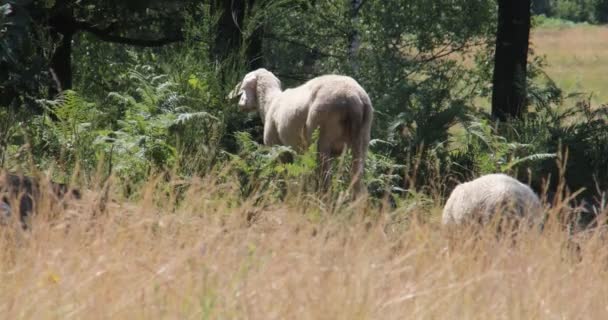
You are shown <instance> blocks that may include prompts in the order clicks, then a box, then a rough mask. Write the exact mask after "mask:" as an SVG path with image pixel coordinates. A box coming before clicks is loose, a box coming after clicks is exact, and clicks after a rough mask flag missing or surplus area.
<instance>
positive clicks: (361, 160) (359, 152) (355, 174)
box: [350, 137, 367, 195]
mask: <svg viewBox="0 0 608 320" xmlns="http://www.w3.org/2000/svg"><path fill="white" fill-rule="evenodd" d="M365 140H367V139H364V137H357V138H355V139H353V141H352V143H351V146H350V147H351V152H352V157H353V160H352V164H351V169H350V176H351V183H350V187H351V188H352V190H353V193H354V195H358V194H360V193H361V192H362V191H364V186H363V175H364V174H365V159H366V157H367V141H365Z"/></svg>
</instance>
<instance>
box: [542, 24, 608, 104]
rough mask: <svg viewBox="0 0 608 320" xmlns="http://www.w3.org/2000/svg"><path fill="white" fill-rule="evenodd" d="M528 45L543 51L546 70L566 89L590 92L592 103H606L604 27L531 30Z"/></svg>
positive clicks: (607, 66)
mask: <svg viewBox="0 0 608 320" xmlns="http://www.w3.org/2000/svg"><path fill="white" fill-rule="evenodd" d="M531 48H532V50H534V52H535V53H536V54H538V55H544V56H546V58H547V62H548V63H549V65H548V66H547V67H546V68H545V71H546V72H547V74H548V75H549V76H550V77H551V78H552V79H553V80H555V81H556V83H557V84H558V86H559V87H560V88H562V89H564V90H565V91H566V92H567V93H572V92H585V93H587V94H593V98H592V102H593V103H594V104H600V103H601V104H603V103H608V88H607V87H606V75H607V74H608V27H606V26H590V25H578V26H573V27H564V28H539V29H535V30H533V31H532V34H531Z"/></svg>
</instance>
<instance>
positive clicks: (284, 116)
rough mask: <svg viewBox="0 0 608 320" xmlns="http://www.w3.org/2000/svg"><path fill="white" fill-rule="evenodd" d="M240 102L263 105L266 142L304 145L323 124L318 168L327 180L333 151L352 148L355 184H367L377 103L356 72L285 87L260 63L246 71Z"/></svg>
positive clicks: (250, 106) (251, 106) (249, 106)
mask: <svg viewBox="0 0 608 320" xmlns="http://www.w3.org/2000/svg"><path fill="white" fill-rule="evenodd" d="M237 91H238V94H240V95H241V97H240V100H239V103H238V105H239V107H240V109H241V110H242V111H258V112H259V114H260V116H261V117H262V121H263V122H264V144H265V145H268V146H272V145H287V146H290V147H292V148H294V149H295V150H298V151H302V150H304V149H305V148H307V147H308V146H309V144H310V141H311V138H312V134H313V132H314V131H315V130H316V129H317V128H319V140H318V152H319V162H320V163H319V170H320V172H321V174H322V177H323V178H322V179H323V182H322V184H323V185H326V183H327V181H328V177H329V165H330V160H331V158H332V157H335V156H337V155H339V154H341V153H342V152H343V151H344V150H345V147H348V148H350V149H351V152H352V157H353V162H352V169H351V179H352V180H351V186H353V187H354V190H355V193H358V192H359V191H361V189H362V182H361V178H362V175H363V173H364V167H365V158H366V155H367V148H368V145H369V141H370V131H371V125H372V118H373V111H374V110H373V108H372V104H371V101H370V98H369V96H368V95H367V93H366V92H365V90H364V89H363V88H362V87H361V86H360V85H359V84H358V83H357V82H356V81H355V80H354V79H352V78H350V77H347V76H340V75H324V76H320V77H317V78H314V79H311V80H309V81H308V82H306V83H305V84H303V85H301V86H299V87H296V88H292V89H286V90H285V91H282V90H281V82H280V81H279V79H278V78H277V77H276V76H275V75H274V74H272V73H271V72H269V71H268V70H266V69H264V68H261V69H257V70H255V71H252V72H250V73H248V74H247V75H245V77H244V78H243V81H242V82H241V83H240V86H237Z"/></svg>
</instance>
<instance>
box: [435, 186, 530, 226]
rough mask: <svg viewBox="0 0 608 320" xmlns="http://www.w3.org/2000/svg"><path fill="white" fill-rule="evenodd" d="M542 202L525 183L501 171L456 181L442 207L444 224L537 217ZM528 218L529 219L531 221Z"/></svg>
mask: <svg viewBox="0 0 608 320" xmlns="http://www.w3.org/2000/svg"><path fill="white" fill-rule="evenodd" d="M541 213H542V206H541V203H540V200H539V198H538V196H537V195H536V194H535V193H534V191H532V189H530V187H529V186H527V185H525V184H523V183H521V182H519V181H517V180H516V179H514V178H511V177H509V176H507V175H505V174H488V175H485V176H482V177H480V178H477V179H475V180H473V181H469V182H466V183H462V184H460V185H458V186H457V187H456V188H455V189H454V191H452V194H450V197H449V198H448V201H447V202H446V204H445V207H444V208H443V217H442V222H443V224H444V225H461V224H465V223H475V222H479V223H482V224H484V223H487V222H489V221H490V220H491V219H492V218H494V217H495V214H499V215H500V216H497V217H496V218H500V219H503V218H507V219H508V220H511V219H513V218H515V219H514V220H515V221H516V222H517V221H518V220H521V219H528V218H530V219H532V220H534V219H538V218H540V217H541ZM532 220H530V221H532Z"/></svg>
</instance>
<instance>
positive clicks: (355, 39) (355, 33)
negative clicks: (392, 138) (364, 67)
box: [348, 0, 363, 74]
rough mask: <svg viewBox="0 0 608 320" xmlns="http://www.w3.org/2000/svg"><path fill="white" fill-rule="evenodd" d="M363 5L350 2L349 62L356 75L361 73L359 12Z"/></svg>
mask: <svg viewBox="0 0 608 320" xmlns="http://www.w3.org/2000/svg"><path fill="white" fill-rule="evenodd" d="M362 5H363V0H350V20H351V23H352V29H351V30H350V34H349V35H348V61H349V62H350V67H351V69H352V71H353V72H354V73H355V74H356V73H357V72H358V71H359V62H358V61H357V54H358V53H359V47H360V45H361V39H360V35H359V30H358V27H359V26H358V24H359V11H360V10H361V6H362Z"/></svg>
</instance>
